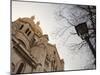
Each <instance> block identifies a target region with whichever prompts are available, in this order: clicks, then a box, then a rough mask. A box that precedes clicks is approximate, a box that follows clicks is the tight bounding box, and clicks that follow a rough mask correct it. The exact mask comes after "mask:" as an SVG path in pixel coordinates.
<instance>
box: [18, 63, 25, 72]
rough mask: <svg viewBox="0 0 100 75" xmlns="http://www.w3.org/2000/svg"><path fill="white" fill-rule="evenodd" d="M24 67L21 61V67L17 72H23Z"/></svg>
mask: <svg viewBox="0 0 100 75" xmlns="http://www.w3.org/2000/svg"><path fill="white" fill-rule="evenodd" d="M23 67H24V63H20V65H19V68H18V70H17V72H16V73H21V72H22V70H23Z"/></svg>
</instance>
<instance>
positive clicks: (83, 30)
mask: <svg viewBox="0 0 100 75" xmlns="http://www.w3.org/2000/svg"><path fill="white" fill-rule="evenodd" d="M75 30H76V32H77V34H78V36H80V37H81V39H82V40H85V41H86V42H87V43H88V45H89V47H90V49H91V51H92V53H93V55H94V58H95V60H96V50H95V49H94V48H93V45H92V44H91V42H90V40H89V33H88V27H87V24H86V22H84V23H80V24H78V25H77V26H75ZM94 64H95V65H96V61H95V62H94Z"/></svg>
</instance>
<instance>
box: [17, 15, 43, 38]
mask: <svg viewBox="0 0 100 75" xmlns="http://www.w3.org/2000/svg"><path fill="white" fill-rule="evenodd" d="M34 19H35V16H32V17H31V18H28V17H24V18H19V19H18V20H17V21H21V22H24V23H29V24H30V27H31V28H32V30H33V31H34V33H35V34H36V35H37V36H39V37H40V36H41V35H42V34H43V31H42V29H41V28H40V26H39V24H40V22H39V21H38V22H37V23H35V22H34Z"/></svg>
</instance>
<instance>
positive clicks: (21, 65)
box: [15, 60, 26, 74]
mask: <svg viewBox="0 0 100 75" xmlns="http://www.w3.org/2000/svg"><path fill="white" fill-rule="evenodd" d="M25 68H26V63H25V62H24V61H22V60H21V61H19V62H18V63H17V64H16V69H15V74H20V73H24V70H25Z"/></svg>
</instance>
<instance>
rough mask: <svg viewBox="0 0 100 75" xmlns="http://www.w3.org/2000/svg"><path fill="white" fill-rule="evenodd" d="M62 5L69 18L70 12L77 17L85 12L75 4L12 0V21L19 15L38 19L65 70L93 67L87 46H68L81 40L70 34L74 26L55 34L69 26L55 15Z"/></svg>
mask: <svg viewBox="0 0 100 75" xmlns="http://www.w3.org/2000/svg"><path fill="white" fill-rule="evenodd" d="M63 7H66V9H65V10H64V11H63V13H62V14H63V15H64V16H66V17H68V18H69V19H70V18H71V15H70V12H74V13H75V14H76V16H77V19H78V18H79V17H80V16H82V15H84V14H87V12H86V11H83V10H80V9H79V8H77V7H76V6H75V5H67V4H66V5H65V4H49V3H35V2H15V1H14V2H12V21H14V20H16V19H17V18H19V17H31V16H35V17H36V21H38V20H39V21H40V27H41V28H42V30H43V33H44V34H48V35H49V40H50V41H49V42H50V43H53V44H56V46H57V50H58V53H59V55H60V58H63V59H64V62H65V65H64V67H65V70H76V69H87V68H93V65H92V63H93V61H94V59H93V55H92V53H91V51H90V49H89V48H88V46H85V47H82V48H81V49H80V50H78V49H75V50H72V49H71V48H70V45H71V43H80V42H82V40H81V38H80V37H78V36H77V35H70V32H76V31H75V29H74V27H71V28H69V29H68V30H67V31H65V32H64V33H63V35H62V32H60V33H59V35H61V36H59V35H56V34H57V33H56V31H57V30H59V29H60V28H62V27H63V26H70V24H68V23H67V22H66V20H64V19H61V18H60V17H57V12H58V11H59V10H60V9H61V8H63ZM74 9H75V10H74ZM78 11H79V12H78ZM79 15H80V16H79ZM86 20H87V17H85V18H84V19H80V20H79V21H78V22H76V21H74V20H72V21H73V23H74V24H76V23H77V24H78V23H79V22H82V21H86ZM62 30H63V29H62ZM68 36H70V38H69V39H67V40H66V38H68Z"/></svg>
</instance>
